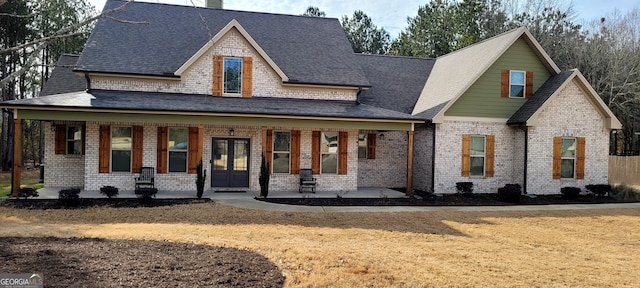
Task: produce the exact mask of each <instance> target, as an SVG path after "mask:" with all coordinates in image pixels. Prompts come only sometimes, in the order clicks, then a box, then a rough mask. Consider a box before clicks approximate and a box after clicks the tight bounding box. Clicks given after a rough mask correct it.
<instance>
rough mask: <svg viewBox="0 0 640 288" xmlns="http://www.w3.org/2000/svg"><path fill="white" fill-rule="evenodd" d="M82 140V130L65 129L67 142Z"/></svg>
mask: <svg viewBox="0 0 640 288" xmlns="http://www.w3.org/2000/svg"><path fill="white" fill-rule="evenodd" d="M80 139H82V129H81V128H80V127H77V126H70V127H67V140H80Z"/></svg>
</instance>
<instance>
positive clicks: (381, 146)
mask: <svg viewBox="0 0 640 288" xmlns="http://www.w3.org/2000/svg"><path fill="white" fill-rule="evenodd" d="M382 133H383V134H384V140H382V139H381V137H380V132H379V133H378V139H376V159H358V187H386V188H402V187H405V186H406V185H407V183H406V180H407V178H406V175H407V132H404V131H387V132H382ZM414 139H415V135H414ZM356 143H357V139H356ZM356 153H357V151H356Z"/></svg>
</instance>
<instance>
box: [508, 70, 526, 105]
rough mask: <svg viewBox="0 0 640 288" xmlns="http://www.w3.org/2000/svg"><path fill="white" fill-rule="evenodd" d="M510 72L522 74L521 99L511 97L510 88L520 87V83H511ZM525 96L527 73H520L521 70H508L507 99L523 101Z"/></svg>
mask: <svg viewBox="0 0 640 288" xmlns="http://www.w3.org/2000/svg"><path fill="white" fill-rule="evenodd" d="M512 72H518V73H522V80H523V81H522V97H518V96H511V86H515V85H518V86H520V83H516V84H514V83H513V82H511V73H512ZM526 96H527V71H521V70H509V98H516V99H524V98H526Z"/></svg>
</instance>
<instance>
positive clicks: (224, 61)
mask: <svg viewBox="0 0 640 288" xmlns="http://www.w3.org/2000/svg"><path fill="white" fill-rule="evenodd" d="M252 75H253V59H252V58H251V57H231V56H228V57H225V56H220V55H216V56H213V77H212V78H213V79H212V80H213V83H212V87H211V88H212V89H211V95H213V96H235V97H238V96H242V97H251V95H252V94H253V88H252V87H253V85H252V78H253V76H252Z"/></svg>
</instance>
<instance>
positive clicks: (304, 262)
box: [0, 204, 640, 287]
mask: <svg viewBox="0 0 640 288" xmlns="http://www.w3.org/2000/svg"><path fill="white" fill-rule="evenodd" d="M0 218H1V219H3V220H4V221H3V224H2V226H1V228H0V236H58V237H71V236H76V237H101V238H113V239H157V240H169V241H176V242H194V243H204V244H211V245H221V246H232V247H239V248H246V249H250V250H252V251H256V252H258V253H261V254H263V255H265V256H267V257H268V258H269V259H270V260H271V261H273V262H274V263H275V264H276V265H277V266H278V267H279V268H280V269H281V270H282V272H283V273H284V274H285V276H286V285H285V286H286V287H443V286H454V287H460V286H462V287H464V286H467V287H491V286H493V287H625V286H626V287H634V286H636V285H637V284H638V283H640V274H639V273H638V271H640V257H638V255H640V209H619V210H576V211H540V212H420V213H285V212H267V211H255V210H245V209H240V208H233V207H228V206H224V205H217V204H216V205H213V204H197V205H188V206H187V205H185V206H173V207H160V208H135V209H130V208H127V209H113V208H94V209H84V210H50V211H28V210H14V209H8V208H0Z"/></svg>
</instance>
